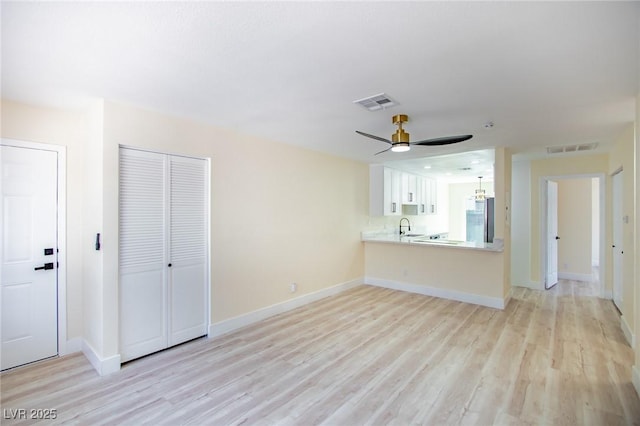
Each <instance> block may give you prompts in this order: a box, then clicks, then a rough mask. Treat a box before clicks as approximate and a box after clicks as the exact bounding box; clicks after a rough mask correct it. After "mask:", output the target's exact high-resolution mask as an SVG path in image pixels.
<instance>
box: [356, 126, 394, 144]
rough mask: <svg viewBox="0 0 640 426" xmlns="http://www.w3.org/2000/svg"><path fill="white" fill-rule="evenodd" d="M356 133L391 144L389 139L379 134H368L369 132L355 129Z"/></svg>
mask: <svg viewBox="0 0 640 426" xmlns="http://www.w3.org/2000/svg"><path fill="white" fill-rule="evenodd" d="M356 133H357V134H359V135H362V136H366V137H368V138H371V139H375V140H377V141H380V142H386V143H388V144H389V145H391V141H390V140H388V139H385V138H381V137H380V136H376V135H370V134H369V133H365V132H361V131H360V130H356Z"/></svg>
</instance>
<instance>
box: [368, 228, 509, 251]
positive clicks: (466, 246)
mask: <svg viewBox="0 0 640 426" xmlns="http://www.w3.org/2000/svg"><path fill="white" fill-rule="evenodd" d="M362 241H363V242H365V243H367V242H372V243H389V244H410V245H413V246H429V247H446V248H452V249H463V250H483V251H492V252H502V251H503V249H504V247H503V244H502V241H499V240H496V241H495V242H493V243H477V242H472V241H451V240H447V239H434V240H430V239H429V237H426V236H411V237H407V236H401V235H399V234H390V233H379V232H363V233H362Z"/></svg>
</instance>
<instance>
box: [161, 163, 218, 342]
mask: <svg viewBox="0 0 640 426" xmlns="http://www.w3.org/2000/svg"><path fill="white" fill-rule="evenodd" d="M169 166H170V167H169V175H170V177H169V180H170V182H171V185H170V239H169V256H170V259H169V261H170V263H171V268H169V274H170V279H169V296H170V297H169V312H170V328H169V346H173V345H177V344H178V343H182V342H185V341H187V340H191V339H193V338H196V337H200V336H203V335H205V334H207V323H206V318H207V311H208V310H207V307H208V303H207V291H206V287H205V286H204V285H203V283H205V281H206V273H207V246H208V244H207V239H208V237H207V217H208V212H207V205H206V203H205V200H206V199H207V192H208V185H207V179H208V173H207V162H206V161H205V160H201V159H196V158H186V157H177V156H172V157H170V158H169Z"/></svg>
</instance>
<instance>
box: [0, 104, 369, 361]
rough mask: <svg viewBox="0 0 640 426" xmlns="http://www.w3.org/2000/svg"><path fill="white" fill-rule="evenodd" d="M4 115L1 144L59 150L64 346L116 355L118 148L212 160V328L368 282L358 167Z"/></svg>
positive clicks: (213, 131)
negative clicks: (63, 178) (79, 344)
mask: <svg viewBox="0 0 640 426" xmlns="http://www.w3.org/2000/svg"><path fill="white" fill-rule="evenodd" d="M2 106H3V108H2V122H3V128H2V136H3V137H7V138H14V139H21V140H31V141H36V142H43V143H54V144H59V145H64V146H67V153H68V157H67V165H68V171H67V178H68V185H67V196H68V200H67V205H68V207H67V211H68V224H69V225H68V229H69V235H68V263H69V271H68V285H67V286H68V291H67V294H68V299H69V300H68V302H67V306H68V312H69V315H68V316H69V321H68V337H69V338H72V337H80V336H82V337H83V338H85V339H86V341H87V343H89V345H90V346H92V347H93V349H94V350H95V352H96V353H97V354H98V355H99V356H101V357H104V358H108V357H112V356H114V355H117V353H118V284H117V283H118V275H117V271H118V249H117V247H118V145H119V144H123V145H128V146H135V147H140V148H147V149H151V150H158V151H163V152H170V153H178V154H185V155H192V156H198V157H207V158H211V165H212V167H211V258H212V266H211V311H212V323H217V322H220V321H223V320H226V319H229V318H232V317H235V316H238V315H242V314H246V313H249V312H252V311H254V310H257V309H260V308H264V307H267V306H270V305H273V304H277V303H279V302H284V301H287V300H289V299H292V298H294V297H298V296H302V295H304V294H308V293H312V292H315V291H318V290H321V289H324V288H328V287H331V286H334V285H337V284H341V283H345V282H349V281H352V280H355V279H360V278H362V276H363V274H364V248H363V245H362V243H361V242H360V231H361V230H362V229H363V228H364V227H365V226H366V224H367V220H368V167H367V165H365V164H362V163H357V162H354V161H350V160H345V159H340V158H337V157H333V156H329V155H326V154H322V153H319V152H315V151H310V150H306V149H301V148H298V147H294V146H290V145H285V144H282V143H278V142H274V141H268V140H263V139H257V138H252V137H249V136H245V135H240V134H237V133H235V132H231V131H227V130H223V129H219V128H215V127H212V126H209V125H205V124H202V123H197V122H193V121H189V120H185V119H180V118H176V117H170V116H166V115H162V114H159V113H156V112H151V111H145V110H141V109H137V108H133V107H130V106H126V105H122V104H116V103H111V102H105V103H103V102H96V104H95V105H94V106H93V107H92V108H91V110H90V111H89V112H79V113H73V112H65V111H58V110H54V109H47V108H34V107H30V106H25V105H20V104H16V103H12V102H7V101H3V104H2ZM85 166H86V167H85ZM83 210H84V212H85V213H84V215H83ZM97 232H100V233H101V234H102V241H103V250H101V251H100V252H96V251H95V250H93V242H94V241H93V239H94V238H95V233H97ZM82 265H85V267H84V268H83V267H82ZM292 282H296V283H297V284H298V291H297V292H296V293H293V294H292V293H289V284H290V283H292ZM83 292H84V293H85V294H84V298H83ZM83 299H84V300H83ZM83 311H84V317H83Z"/></svg>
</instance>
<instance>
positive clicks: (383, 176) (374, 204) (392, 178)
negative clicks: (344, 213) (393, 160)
mask: <svg viewBox="0 0 640 426" xmlns="http://www.w3.org/2000/svg"><path fill="white" fill-rule="evenodd" d="M401 187H402V172H400V171H399V170H395V169H391V168H389V167H384V166H383V165H380V164H371V165H370V166H369V214H370V215H371V216H399V215H400V214H401V213H402V194H401Z"/></svg>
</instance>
